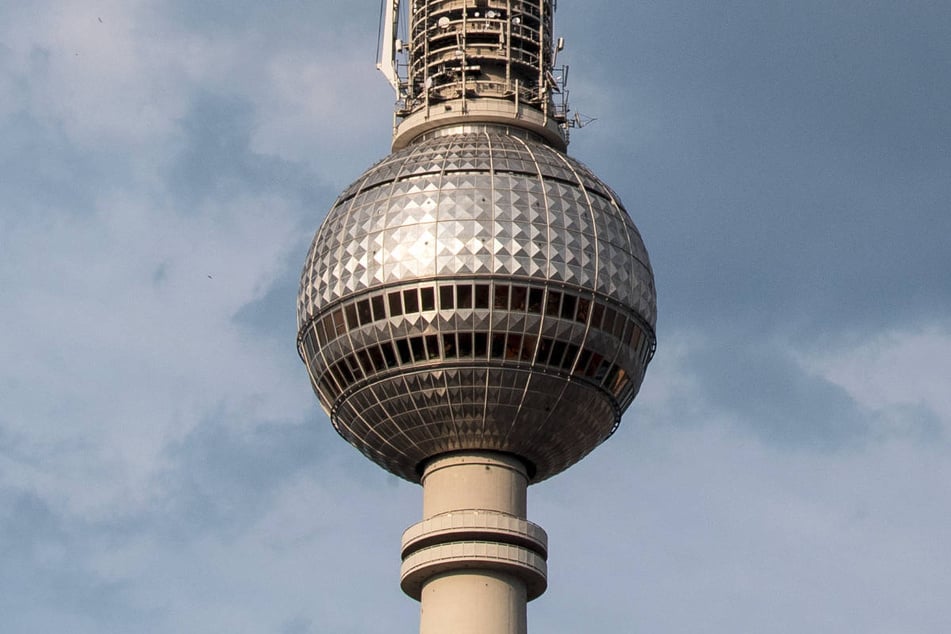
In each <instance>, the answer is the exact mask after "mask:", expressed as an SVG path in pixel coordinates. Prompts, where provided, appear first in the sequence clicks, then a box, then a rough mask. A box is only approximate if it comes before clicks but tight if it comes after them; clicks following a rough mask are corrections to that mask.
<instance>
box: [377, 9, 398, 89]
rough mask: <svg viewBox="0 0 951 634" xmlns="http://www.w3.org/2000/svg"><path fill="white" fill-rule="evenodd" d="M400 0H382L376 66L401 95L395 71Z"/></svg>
mask: <svg viewBox="0 0 951 634" xmlns="http://www.w3.org/2000/svg"><path fill="white" fill-rule="evenodd" d="M399 10H400V0H384V11H385V13H384V15H383V45H382V46H381V47H380V51H381V52H380V61H379V62H378V63H377V65H376V67H377V68H378V69H379V70H380V72H382V73H383V76H384V77H386V80H387V81H388V82H390V85H391V86H393V90H395V91H396V97H397V99H398V98H400V96H401V91H400V88H401V86H400V76H399V74H398V73H397V71H396V27H397V24H398V22H399Z"/></svg>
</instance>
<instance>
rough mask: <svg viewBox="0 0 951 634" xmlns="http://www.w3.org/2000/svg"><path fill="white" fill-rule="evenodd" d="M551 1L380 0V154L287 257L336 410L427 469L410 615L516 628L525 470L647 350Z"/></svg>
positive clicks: (627, 399)
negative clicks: (390, 116)
mask: <svg viewBox="0 0 951 634" xmlns="http://www.w3.org/2000/svg"><path fill="white" fill-rule="evenodd" d="M555 4H556V3H555V0H404V1H402V2H400V1H399V0H384V20H383V23H384V25H383V38H382V40H383V54H382V59H381V61H380V64H379V68H380V69H381V70H382V71H383V73H384V75H385V76H386V77H387V79H388V80H389V82H390V84H391V85H392V86H393V88H394V90H395V91H396V112H395V119H394V134H393V147H392V153H391V154H390V155H389V156H387V157H386V158H384V159H383V160H382V161H380V162H378V163H377V164H376V165H374V166H372V167H371V168H370V169H368V170H367V171H366V172H365V173H364V174H363V175H362V176H360V177H359V178H358V179H357V180H356V181H355V182H354V183H353V184H352V185H351V186H350V187H348V188H347V189H346V190H345V191H344V192H343V193H342V194H341V195H340V197H339V198H338V199H337V201H336V202H335V203H334V205H333V208H332V209H331V210H330V212H329V213H328V214H327V217H326V219H325V220H324V222H323V224H322V225H321V226H320V228H319V229H318V231H317V234H316V236H315V237H314V241H313V244H312V246H311V248H310V252H309V254H308V255H307V260H306V263H305V265H304V270H303V273H302V277H301V285H300V295H299V298H298V306H297V311H298V327H299V334H298V339H297V346H298V351H299V353H300V355H301V358H302V359H303V361H304V363H305V365H306V366H307V370H308V372H309V374H310V379H311V382H312V384H313V388H314V390H315V392H316V393H317V397H318V398H319V400H320V403H321V405H322V407H323V408H324V410H325V411H326V412H327V413H328V415H329V416H330V419H331V421H332V423H333V425H334V428H335V429H336V430H337V431H338V432H339V434H340V435H341V436H343V438H344V439H345V440H347V441H348V442H349V443H350V444H352V445H353V446H354V447H356V448H357V449H359V450H360V451H361V452H362V453H363V454H364V455H365V456H366V457H367V458H369V459H370V460H372V461H374V462H375V463H377V464H378V465H380V466H381V467H383V468H384V469H386V470H387V471H389V472H391V473H393V474H396V475H397V476H400V477H401V478H405V479H406V480H409V481H411V482H419V483H421V484H422V487H423V519H422V521H421V522H419V523H418V524H415V525H413V526H411V527H410V528H408V529H407V530H406V531H405V532H404V534H403V540H402V567H401V571H400V574H401V586H402V589H403V591H404V592H406V593H407V594H408V595H409V596H411V597H413V598H415V599H417V600H419V601H420V603H421V610H420V612H421V617H420V623H421V624H420V632H421V633H422V634H447V633H452V634H525V632H526V631H527V625H526V603H527V602H528V601H531V600H532V599H534V598H536V597H538V596H539V595H541V594H542V593H543V592H544V591H545V589H546V586H547V567H546V560H547V556H548V543H547V536H546V534H545V531H544V530H542V529H541V527H539V526H537V525H535V524H533V523H532V522H530V521H528V520H527V517H526V516H527V512H526V490H527V487H528V485H529V484H532V483H535V482H539V481H541V480H544V479H546V478H550V477H552V476H553V475H555V474H557V473H560V472H561V471H563V470H565V469H567V468H568V467H570V466H571V465H572V464H574V463H575V462H577V461H579V460H581V459H582V458H583V457H584V456H585V455H587V454H588V453H589V452H590V451H592V450H593V449H594V448H595V447H597V446H598V445H599V444H600V443H601V442H603V441H604V440H605V439H607V438H608V436H610V435H611V434H612V432H613V431H614V430H615V429H616V428H617V425H618V423H619V421H620V419H621V414H622V413H623V412H624V411H625V409H626V408H627V407H628V405H630V403H631V401H632V400H633V399H634V396H635V395H636V394H637V391H638V389H639V388H640V385H641V381H642V380H643V378H644V372H645V370H646V368H647V364H648V362H649V361H650V359H651V356H652V355H653V352H654V347H655V342H656V339H655V335H654V325H655V313H656V306H655V292H654V279H653V273H652V271H651V266H650V262H649V260H648V256H647V251H646V250H645V248H644V244H643V242H642V240H641V236H640V234H639V233H638V230H637V228H636V227H635V226H634V223H633V222H632V221H631V218H630V216H629V215H628V213H627V211H626V210H625V209H624V207H623V206H622V205H621V202H620V200H619V199H618V197H617V195H615V193H614V192H613V191H612V190H611V189H610V188H609V187H608V186H607V185H605V184H604V183H602V182H601V181H600V180H599V179H598V178H597V177H596V176H595V175H594V174H593V173H591V171H590V170H588V169H587V168H586V167H585V166H584V165H582V164H581V163H580V162H578V161H576V160H574V159H572V158H570V157H568V156H567V155H566V154H565V150H566V148H567V144H568V128H569V127H571V126H572V124H577V123H580V119H575V120H574V121H573V120H572V119H571V118H569V116H568V106H567V90H566V88H565V78H566V76H567V71H568V69H567V67H558V66H557V60H556V56H557V53H558V51H560V50H561V49H562V46H563V43H562V41H561V39H560V38H559V39H558V40H555V39H554V38H553V35H552V16H553V13H554V11H555ZM404 31H405V33H406V34H405V36H404V37H405V39H399V34H400V33H401V32H404Z"/></svg>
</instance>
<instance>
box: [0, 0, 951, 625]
mask: <svg viewBox="0 0 951 634" xmlns="http://www.w3.org/2000/svg"><path fill="white" fill-rule="evenodd" d="M559 5H560V6H559V13H558V16H557V31H558V32H559V33H560V34H561V35H563V36H565V38H566V40H567V48H566V50H565V51H564V53H563V54H562V56H561V59H562V61H565V62H567V63H569V64H570V65H571V76H570V80H571V86H570V87H571V90H572V93H571V94H572V105H573V107H574V109H575V110H576V111H579V112H581V113H583V114H585V115H588V116H591V117H596V118H597V121H596V122H595V123H594V124H593V125H590V126H588V127H586V128H584V129H582V130H576V131H575V132H574V134H573V137H572V145H571V148H570V151H571V154H573V155H574V156H575V157H577V158H579V159H580V160H582V161H584V162H585V163H587V164H588V165H589V166H590V167H592V168H593V169H594V170H595V172H596V173H598V174H599V175H600V176H601V177H602V178H603V179H604V180H605V181H606V182H608V183H609V184H611V185H612V186H613V187H614V188H615V189H616V190H617V192H618V193H619V194H620V196H621V198H622V199H623V200H624V202H625V204H626V206H627V208H628V209H629V210H630V212H631V214H632V216H633V218H634V220H635V222H636V223H637V225H638V226H639V228H640V229H641V231H642V233H643V235H644V238H645V242H646V243H647V246H648V249H649V250H650V252H651V257H652V260H653V264H654V269H655V274H656V279H657V287H658V294H659V297H658V305H659V319H658V339H659V342H658V353H657V356H656V357H655V359H654V361H653V363H652V365H651V367H650V369H649V371H648V376H647V380H646V381H645V384H644V387H643V389H642V392H641V395H640V396H639V397H638V400H637V401H635V404H634V405H633V407H632V408H631V410H630V411H629V412H628V413H627V415H626V416H625V419H624V421H623V424H622V427H621V428H620V430H619V431H618V433H617V434H616V435H615V436H614V437H613V438H612V439H611V440H610V441H609V442H607V443H606V444H605V445H604V446H602V447H601V448H599V449H598V450H597V451H595V452H594V453H593V454H592V455H591V456H590V457H589V458H587V459H586V460H585V461H583V462H582V463H581V464H579V465H577V466H576V467H574V468H573V469H571V470H570V471H568V472H566V473H565V474H563V475H560V476H558V477H556V478H554V479H553V480H551V481H548V482H545V483H543V484H541V485H538V486H536V487H533V488H532V489H531V491H530V507H529V514H530V518H531V519H533V520H534V521H536V522H538V523H540V524H541V525H542V526H544V527H545V528H546V529H547V530H548V532H549V535H550V538H551V557H550V562H549V563H550V588H549V591H548V592H547V594H545V595H544V596H543V597H541V598H540V599H538V600H537V601H535V602H533V603H532V604H531V605H530V608H529V621H530V627H531V628H532V630H533V631H537V632H547V633H549V634H569V633H577V632H664V633H670V634H675V633H681V632H682V633H686V632H690V633H694V632H705V633H714V634H716V633H721V632H722V633H727V632H730V633H732V632H737V631H741V632H758V633H763V634H787V633H788V634H793V633H796V634H798V633H800V632H804V631H808V632H816V633H826V632H828V633H836V634H838V633H842V632H857V633H858V632H861V633H863V634H925V633H929V634H930V633H934V634H938V633H941V634H944V633H945V632H947V631H948V630H949V628H951V607H949V606H948V602H947V597H948V596H949V594H951V551H949V549H948V547H947V544H948V541H949V537H951V530H949V526H951V485H949V483H951V453H949V445H951V443H949V433H951V390H949V389H948V384H949V380H951V317H949V315H951V281H949V274H951V213H949V211H951V108H949V104H951V83H949V82H948V77H949V76H951V38H948V33H951V5H949V4H947V3H945V2H938V1H926V0H920V1H915V0H912V1H908V2H885V1H876V0H864V1H858V0H842V1H839V2H827V1H824V2H819V1H812V0H801V1H798V2H777V1H766V2H764V1H762V0H760V1H757V2H752V1H740V0H736V1H732V0H724V1H723V2H699V1H696V0H694V1H690V0H666V1H664V2H656V1H643V2H641V1H636V2H635V1H632V2H625V3H617V2H608V1H606V0H586V1H584V2H582V1H581V0H562V2H560V3H559ZM378 10H379V6H378V4H377V3H376V2H369V1H366V2H355V1H354V2H346V3H332V2H329V1H325V0H316V1H313V2H303V1H301V0H297V1H294V2H291V1H285V2H271V3H261V2H250V1H247V0H230V1H228V2H223V1H220V0H216V1H211V0H206V1H203V2H193V1H191V0H165V1H152V2H149V1H135V0H132V1H130V0H123V1H118V0H101V1H100V0H96V1H94V0H77V1H67V0H31V1H29V2H28V1H26V0H7V1H6V2H3V3H0V138H2V139H3V142H2V143H0V314H2V315H3V327H2V328H0V360H2V362H0V403H2V407H0V614H2V615H3V617H2V618H3V623H4V625H3V628H2V629H3V630H4V631H5V632H11V633H16V634H21V633H34V632H36V633H39V632H42V633H47V632H51V631H65V632H71V633H75V634H85V633H97V634H102V633H111V632H116V633H119V632H122V633H125V632H141V633H144V634H145V633H153V632H155V633H158V632H163V633H164V632H176V633H184V634H193V633H194V634H198V633H209V632H222V631H229V632H235V633H244V632H247V633H252V632H253V633H274V634H314V633H318V632H319V633H324V632H333V633H346V632H354V633H357V632H359V633H361V634H376V633H384V632H411V631H414V630H415V629H416V627H417V619H418V616H417V605H416V604H415V603H414V602H413V601H412V600H410V599H408V598H406V597H404V596H403V595H402V594H401V592H400V590H399V587H398V579H397V577H398V565H399V561H398V549H399V535H400V533H401V531H402V530H403V528H405V527H406V526H408V525H409V524H411V523H413V522H415V521H417V519H418V516H419V513H420V507H421V504H420V494H419V490H418V488H417V487H416V486H414V485H410V484H408V483H405V482H402V481H399V480H397V479H396V478H394V477H392V476H389V475H387V474H386V473H384V472H383V471H381V470H379V469H378V468H377V467H375V466H374V465H372V464H371V463H369V462H367V461H366V460H364V459H363V458H362V457H361V456H360V455H359V454H358V453H357V452H355V451H354V450H352V449H351V448H350V447H349V446H348V445H346V444H345V443H344V442H343V441H342V440H340V439H339V438H338V437H337V436H336V434H335V433H334V432H333V430H332V429H331V427H330V425H329V422H328V421H327V419H326V417H325V416H324V415H323V413H322V412H320V410H319V408H318V406H317V403H316V399H315V398H314V397H313V396H312V394H311V392H310V388H309V386H308V383H307V378H306V374H305V372H304V370H303V367H302V366H301V365H300V362H299V360H298V358H297V356H296V352H295V350H294V338H295V323H294V308H295V306H294V299H295V295H296V287H297V278H298V275H299V272H300V266H301V265H302V263H303V258H304V255H305V253H306V249H307V246H308V245H309V243H310V240H311V237H312V235H313V232H314V231H315V229H316V228H317V226H318V225H319V223H320V221H321V220H322V218H323V216H324V214H325V213H326V210H327V209H328V208H329V207H330V205H331V204H332V202H333V200H334V198H335V196H336V194H337V193H338V192H339V191H340V190H342V189H343V188H344V187H345V186H346V185H347V184H348V183H349V182H350V181H351V180H353V179H354V178H356V177H357V176H358V175H359V174H360V173H361V171H362V170H363V169H364V168H365V167H367V166H368V165H370V164H371V163H372V162H374V161H376V160H377V159H379V158H381V157H383V156H384V155H385V154H386V153H387V151H388V147H389V134H390V123H391V105H392V95H391V92H390V89H389V87H388V86H387V84H386V82H385V81H384V79H383V78H382V76H380V75H379V74H378V73H377V72H376V71H375V69H374V59H373V56H374V52H375V49H376V27H377V19H378Z"/></svg>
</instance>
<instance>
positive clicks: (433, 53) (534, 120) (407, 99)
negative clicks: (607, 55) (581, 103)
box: [381, 0, 567, 150]
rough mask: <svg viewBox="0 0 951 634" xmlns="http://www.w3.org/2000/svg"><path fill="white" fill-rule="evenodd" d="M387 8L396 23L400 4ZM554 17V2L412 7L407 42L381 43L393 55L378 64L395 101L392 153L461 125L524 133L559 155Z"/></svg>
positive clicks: (561, 127) (447, 2)
mask: <svg viewBox="0 0 951 634" xmlns="http://www.w3.org/2000/svg"><path fill="white" fill-rule="evenodd" d="M389 3H390V4H391V6H392V7H393V8H392V10H391V12H390V13H389V16H390V19H391V20H393V21H396V20H397V19H398V16H399V11H398V5H399V3H398V2H396V0H389ZM554 10H555V3H554V0H412V1H411V2H410V7H409V26H408V33H409V41H408V42H406V43H404V42H401V41H399V40H396V39H390V40H389V41H387V42H385V43H384V44H385V47H386V49H385V50H387V51H390V50H392V52H393V55H392V59H391V60H386V59H384V61H383V63H382V64H381V67H384V68H387V67H389V68H391V69H392V70H391V73H390V74H389V75H388V76H390V77H391V82H393V83H394V87H395V88H396V89H397V94H398V99H399V102H398V105H397V111H396V115H397V125H396V129H395V135H394V141H393V147H394V149H399V148H402V147H405V146H406V145H407V144H409V143H411V142H412V140H413V139H414V138H416V137H417V136H418V135H419V134H421V133H423V132H425V131H427V130H431V129H433V128H436V127H442V126H444V125H447V124H450V123H454V122H459V121H463V120H465V121H467V122H483V123H503V122H504V123H507V124H509V125H513V126H516V127H522V128H525V129H527V130H530V131H532V132H535V133H536V134H539V135H541V136H542V137H544V138H545V139H546V141H547V142H548V143H549V144H551V145H552V146H553V147H556V148H558V149H560V150H564V149H565V147H566V146H567V135H566V132H565V129H566V126H565V123H566V114H567V112H566V111H567V103H566V101H565V100H562V101H561V102H558V103H556V101H555V100H554V99H553V96H554V94H555V93H558V92H561V86H560V83H561V82H560V81H559V79H558V78H556V75H555V74H554V73H553V70H554V61H555V55H556V48H557V47H556V46H555V45H554V43H553V36H552V16H553V13H554ZM397 30H398V29H397V28H396V26H395V24H394V25H393V26H392V27H391V28H388V29H387V30H386V34H385V36H384V39H387V38H392V35H393V34H395V33H396V32H397ZM384 72H386V71H384ZM559 77H563V75H559Z"/></svg>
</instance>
